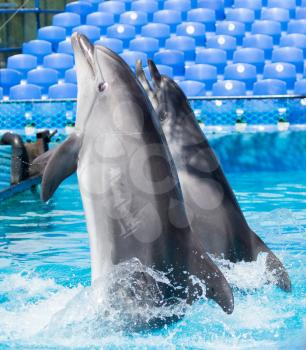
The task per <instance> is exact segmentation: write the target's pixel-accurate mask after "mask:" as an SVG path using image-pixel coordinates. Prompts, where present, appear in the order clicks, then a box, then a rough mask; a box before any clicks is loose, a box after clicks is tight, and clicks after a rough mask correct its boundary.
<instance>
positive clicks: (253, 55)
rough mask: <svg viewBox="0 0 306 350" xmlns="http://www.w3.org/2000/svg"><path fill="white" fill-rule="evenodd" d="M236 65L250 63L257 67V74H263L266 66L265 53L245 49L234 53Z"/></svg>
mask: <svg viewBox="0 0 306 350" xmlns="http://www.w3.org/2000/svg"><path fill="white" fill-rule="evenodd" d="M233 62H234V63H249V64H252V65H254V66H255V67H256V69H257V73H262V71H263V67H264V64H265V53H264V51H263V50H261V49H256V48H252V47H250V48H244V49H239V50H237V51H235V52H234V57H233Z"/></svg>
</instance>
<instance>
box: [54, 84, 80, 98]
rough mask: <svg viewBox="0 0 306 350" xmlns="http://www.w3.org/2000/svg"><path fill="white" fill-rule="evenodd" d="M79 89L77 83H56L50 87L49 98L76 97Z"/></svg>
mask: <svg viewBox="0 0 306 350" xmlns="http://www.w3.org/2000/svg"><path fill="white" fill-rule="evenodd" d="M77 93H78V89H77V86H76V84H71V83H62V84H55V85H52V86H50V87H49V92H48V95H49V98H51V99H66V98H69V99H70V98H76V97H77Z"/></svg>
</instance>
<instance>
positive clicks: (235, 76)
mask: <svg viewBox="0 0 306 350" xmlns="http://www.w3.org/2000/svg"><path fill="white" fill-rule="evenodd" d="M224 79H226V80H239V81H242V82H244V83H245V85H246V88H247V90H252V89H253V84H254V83H255V82H256V80H257V77H256V67H255V66H253V65H251V64H248V63H236V64H231V65H228V66H227V67H226V68H225V71H224Z"/></svg>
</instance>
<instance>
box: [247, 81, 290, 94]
mask: <svg viewBox="0 0 306 350" xmlns="http://www.w3.org/2000/svg"><path fill="white" fill-rule="evenodd" d="M253 94H254V95H257V96H258V95H261V96H264V95H286V94H287V86H286V83H285V82H284V81H282V80H278V79H264V80H260V81H258V82H257V83H255V84H254V87H253Z"/></svg>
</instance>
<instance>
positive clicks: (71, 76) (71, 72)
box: [65, 68, 77, 84]
mask: <svg viewBox="0 0 306 350" xmlns="http://www.w3.org/2000/svg"><path fill="white" fill-rule="evenodd" d="M65 82H66V83H72V84H77V75H76V70H75V69H74V68H70V69H68V70H66V72H65Z"/></svg>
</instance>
